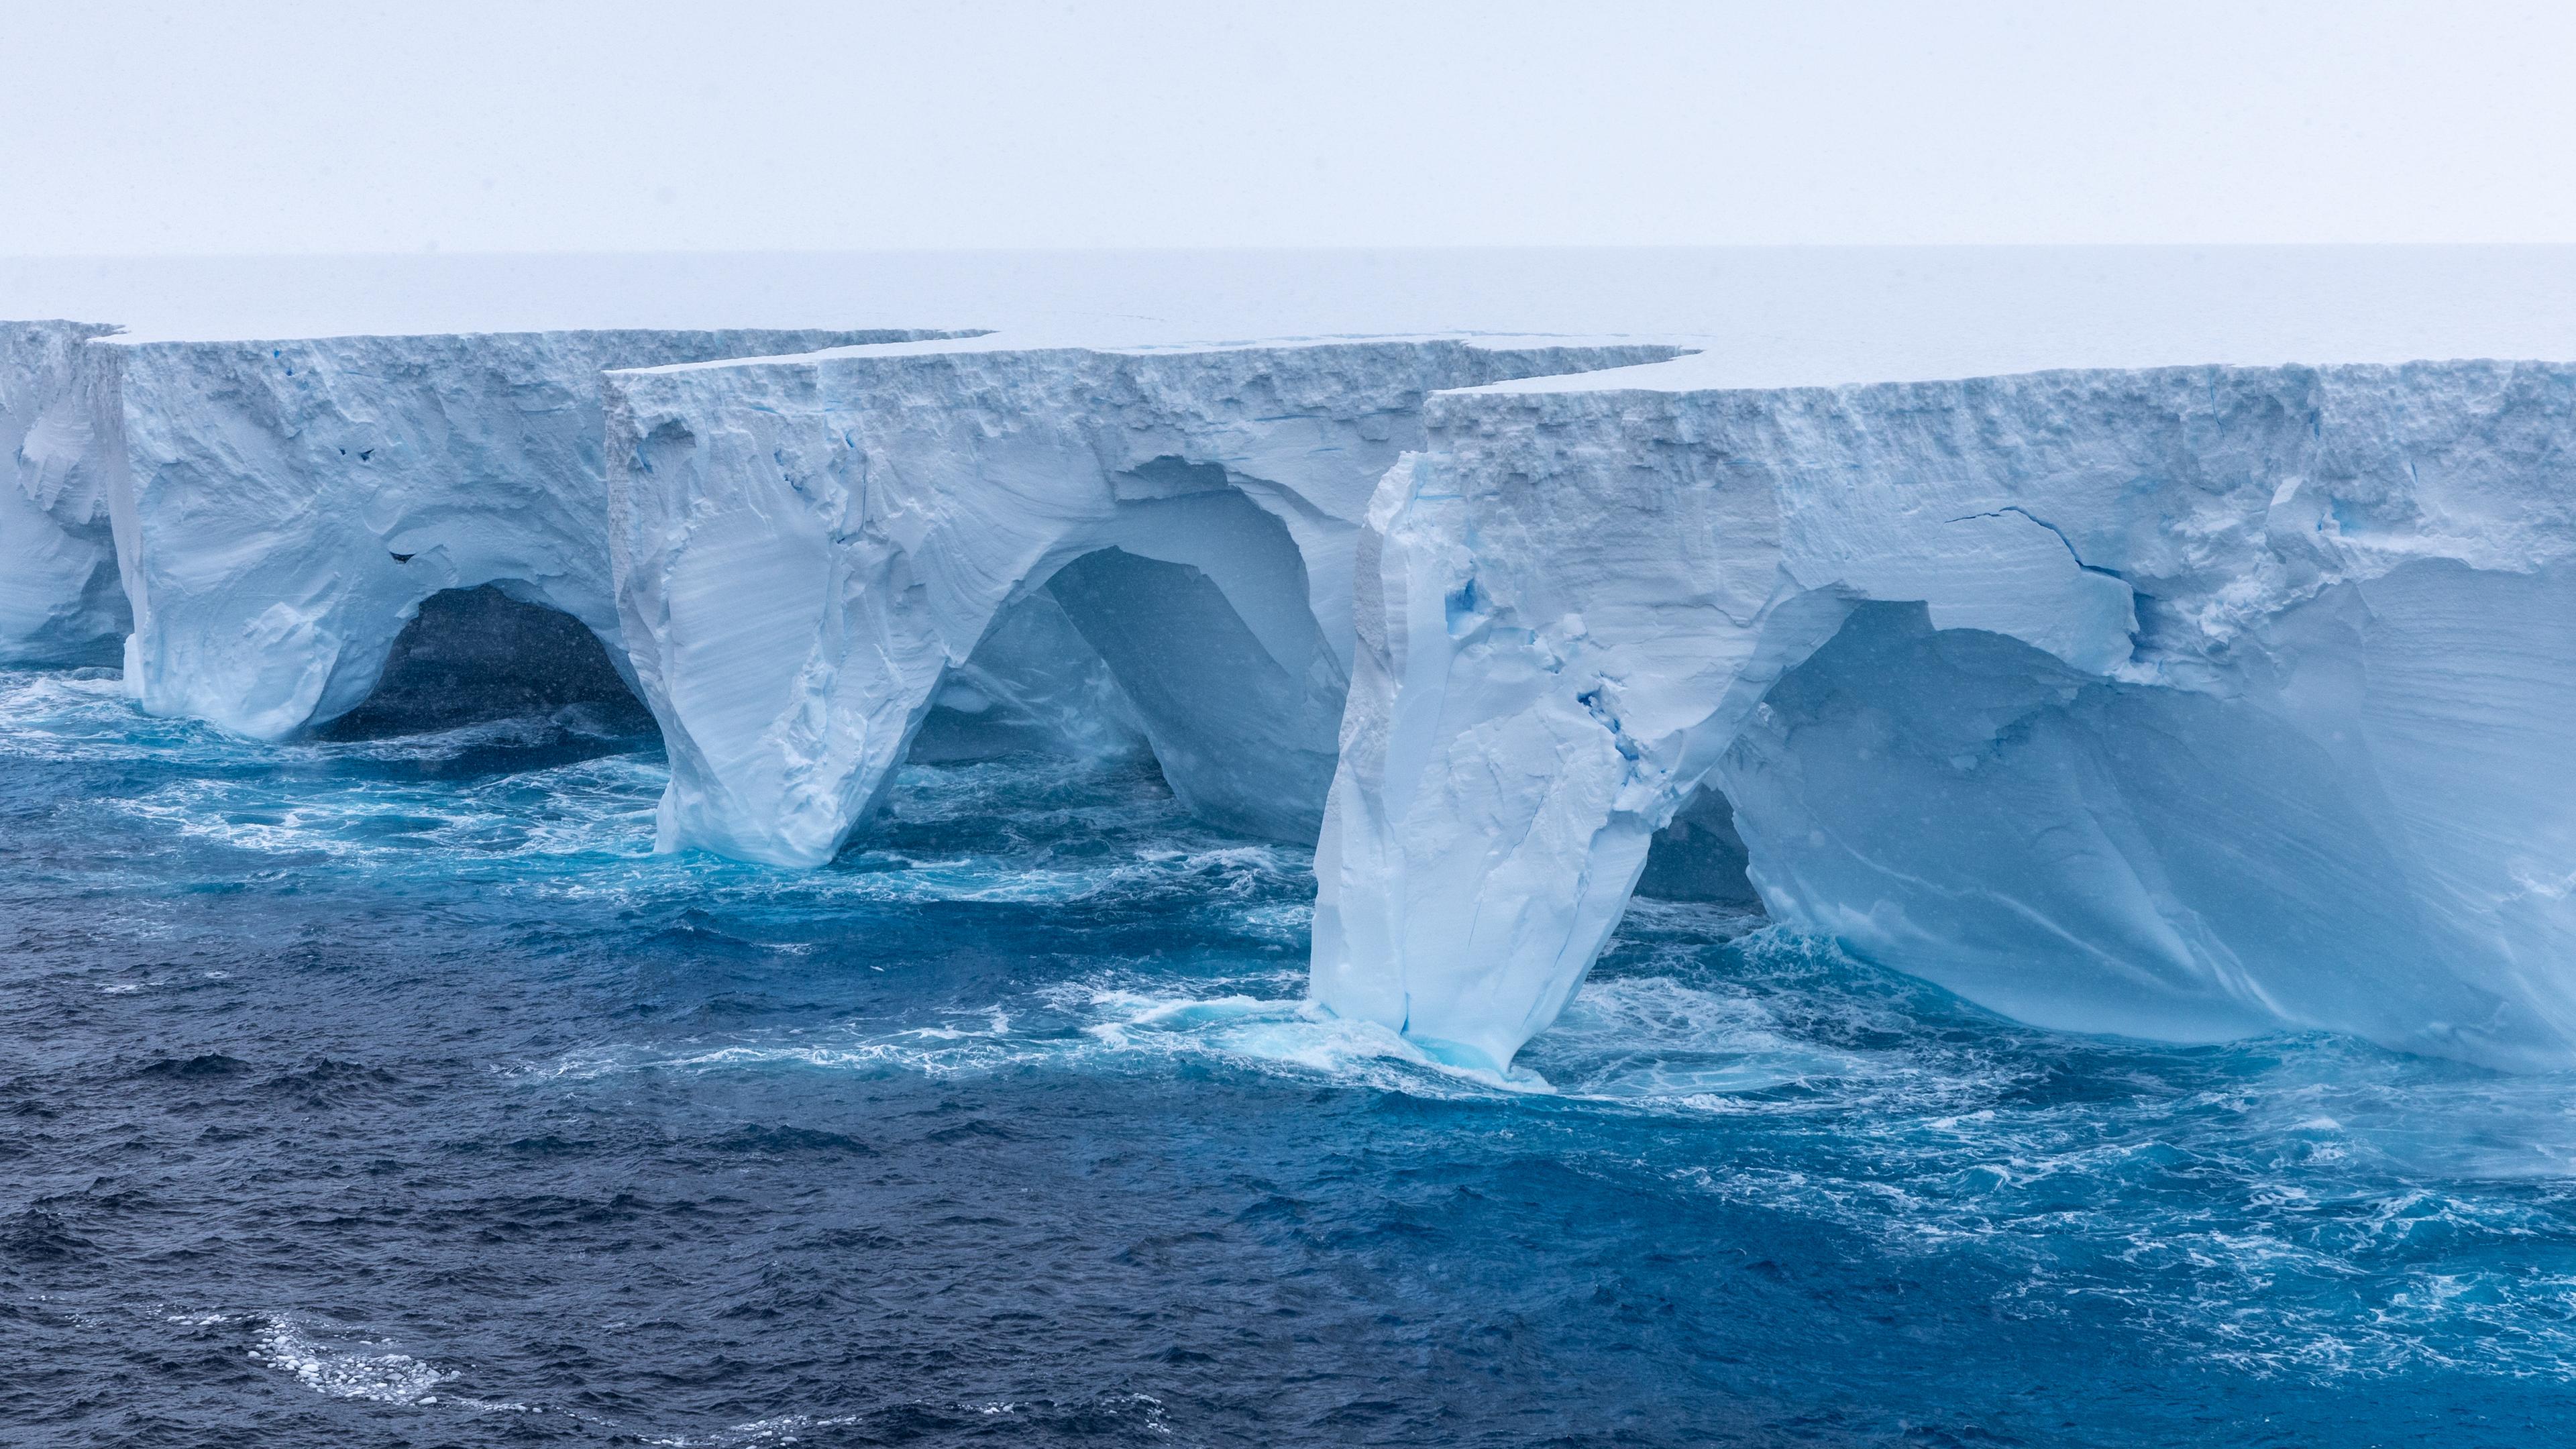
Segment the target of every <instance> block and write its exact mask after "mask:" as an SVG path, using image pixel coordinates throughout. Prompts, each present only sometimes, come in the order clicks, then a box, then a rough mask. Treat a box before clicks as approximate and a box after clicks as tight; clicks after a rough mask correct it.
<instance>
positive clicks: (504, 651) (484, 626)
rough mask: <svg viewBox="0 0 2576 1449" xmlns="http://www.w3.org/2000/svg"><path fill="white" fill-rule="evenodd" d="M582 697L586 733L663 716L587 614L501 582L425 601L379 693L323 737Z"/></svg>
mask: <svg viewBox="0 0 2576 1449" xmlns="http://www.w3.org/2000/svg"><path fill="white" fill-rule="evenodd" d="M574 707H579V708H580V709H581V711H582V715H583V718H582V724H583V726H584V732H585V733H594V734H615V735H633V734H651V733H653V732H654V724H653V716H652V714H651V712H650V711H648V710H646V709H645V707H644V704H643V701H641V700H639V699H637V698H636V697H635V692H634V690H632V689H631V688H629V687H628V686H627V683H626V679H625V677H624V676H623V675H622V674H620V673H619V672H618V669H617V666H616V665H615V664H614V663H612V662H610V660H609V657H608V650H607V648H606V647H605V646H603V645H602V644H601V643H600V642H599V637H598V636H597V635H595V634H593V633H591V632H590V629H589V628H588V627H587V626H586V625H584V624H583V623H582V622H581V621H580V620H578V619H575V618H573V617H572V616H571V615H569V614H564V613H560V612H558V611H556V610H553V609H549V608H547V607H545V606H544V605H541V604H530V603H525V602H523V601H521V600H518V599H514V598H512V597H510V596H509V595H508V594H506V593H504V592H502V591H501V589H500V588H498V587H497V586H494V585H490V584H486V585H483V586H481V587H479V588H471V589H449V590H446V591H444V592H442V593H437V594H432V595H431V596H430V597H429V598H427V599H425V600H423V601H422V603H421V606H420V613H419V614H418V615H417V616H416V617H414V618H413V619H412V621H411V622H410V623H409V624H407V625H405V626H404V628H403V631H402V633H401V635H400V636H398V637H397V638H396V639H395V640H394V646H393V650H392V653H391V654H390V655H389V656H388V657H387V658H386V660H385V668H384V673H383V674H382V675H380V676H379V677H378V679H377V681H376V687H375V690H374V692H373V693H371V694H369V695H368V696H367V698H366V700H365V702H363V703H361V704H360V705H359V706H358V707H357V708H356V709H353V710H351V711H349V712H348V713H347V714H344V715H342V716H340V717H339V718H338V719H335V720H333V721H331V722H330V723H328V724H326V725H324V726H322V727H321V729H320V730H318V731H317V732H316V733H317V734H318V735H319V736H320V737H321V738H323V739H332V740H360V739H381V738H386V737H389V736H396V735H411V734H424V733H427V732H430V731H433V730H445V729H455V728H457V727H459V726H461V725H469V724H478V723H482V722H484V721H487V720H503V719H525V718H537V717H544V716H549V715H554V714H557V713H559V712H561V711H563V710H566V709H568V708H574Z"/></svg>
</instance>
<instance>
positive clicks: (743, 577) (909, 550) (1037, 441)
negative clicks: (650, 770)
mask: <svg viewBox="0 0 2576 1449" xmlns="http://www.w3.org/2000/svg"><path fill="white" fill-rule="evenodd" d="M1673 353H1674V349H1672V348H1668V347H1646V346H1601V347H1570V346H1543V345H1526V346H1523V345H1509V344H1502V343H1490V342H1483V341H1478V342H1467V341H1460V340H1454V339H1431V340H1407V341H1394V342H1348V343H1317V344H1295V345H1274V346H1263V347H1209V348H1168V349H1149V350H1138V351H1105V350H1094V349H1081V348H1047V349H1028V350H1023V349H1013V348H1009V347H1007V346H1001V345H997V344H995V343H993V342H990V341H984V342H974V343H939V344H921V345H915V346H911V347H903V348H894V349H872V350H870V351H867V352H836V353H826V354H822V355H820V356H816V357H809V358H773V359H762V360H757V361H750V362H740V363H716V364H707V365H702V366H691V367H672V368H659V369H651V370H643V371H631V372H619V373H612V374H611V375H610V382H609V408H610V435H611V440H610V448H609V466H610V474H611V492H612V498H613V507H614V509H615V516H616V519H617V524H616V529H615V533H614V544H615V547H616V549H617V555H616V563H617V570H618V589H619V595H618V596H619V603H620V606H621V608H622V610H623V625H624V629H625V637H626V641H627V645H628V648H629V650H630V652H631V654H632V657H633V659H634V662H635V666H636V672H637V677H638V680H639V683H640V684H641V685H642V687H643V690H644V693H645V697H646V699H647V700H648V701H650V702H651V704H652V705H653V709H654V712H655V714H656V716H657V717H658V718H659V719H660V720H661V723H662V731H663V738H664V740H665V741H666V742H667V743H668V745H669V747H670V755H671V765H672V775H671V786H670V790H669V793H668V794H666V795H665V796H664V799H663V803H662V812H661V827H660V832H659V834H660V843H661V845H662V847H663V848H665V849H677V848H683V847H695V848H703V849H709V850H714V851H717V852H720V853H723V854H727V855H732V856H735V857H738V858H743V859H750V860H760V861H769V862H773V863H777V864H782V865H797V866H810V865H817V864H820V863H821V862H823V861H825V860H828V859H829V858H830V857H831V856H832V854H833V853H834V852H835V851H836V850H838V849H839V848H840V846H841V844H842V843H843V841H845V840H846V839H847V838H848V837H849V835H850V833H851V832H852V831H853V830H854V829H855V828H857V827H858V826H859V824H860V823H861V822H862V821H864V820H865V819H866V818H867V816H868V815H869V813H870V812H871V811H872V810H873V809H874V808H875V806H876V804H877V803H878V801H879V800H880V799H881V797H882V795H883V792H884V790H885V788H886V784H887V781H888V778H889V776H890V774H891V771H892V770H893V768H894V766H895V765H896V764H898V763H899V762H900V761H901V760H902V759H903V758H904V756H905V752H906V750H907V748H908V747H909V745H910V742H911V740H912V738H913V736H914V733H915V731H917V730H918V729H919V728H920V726H921V724H922V721H923V719H924V717H925V715H926V714H927V713H928V711H929V710H930V708H931V707H932V705H933V703H934V702H935V700H936V698H937V696H938V694H939V692H940V690H941V688H942V686H943V684H944V683H945V682H946V681H947V680H948V679H949V677H950V675H951V673H952V671H954V670H955V669H957V668H958V667H959V666H960V665H961V664H964V663H965V662H967V661H968V660H969V659H970V658H971V657H972V656H973V655H974V653H975V651H976V649H977V647H978V645H979V643H981V642H982V641H983V640H984V639H985V638H986V637H987V635H988V634H989V633H990V632H991V631H992V630H993V629H994V628H995V625H996V622H997V620H1000V619H1001V618H1002V617H1003V615H1004V613H1005V611H1006V610H1008V609H1009V608H1010V607H1011V606H1013V605H1014V604H1015V603H1018V602H1019V601H1021V600H1024V599H1026V598H1028V597H1029V596H1030V595H1032V594H1033V593H1035V592H1036V591H1037V590H1039V589H1041V588H1044V589H1045V590H1046V591H1047V593H1048V595H1049V597H1050V598H1052V599H1053V600H1054V601H1055V602H1056V603H1057V605H1058V606H1060V607H1061V608H1062V609H1063V610H1064V611H1065V613H1066V614H1067V615H1068V617H1070V618H1071V619H1073V620H1074V621H1075V622H1076V623H1077V624H1078V625H1079V626H1080V627H1081V628H1082V629H1083V631H1084V633H1085V634H1086V636H1087V637H1088V638H1089V639H1090V641H1091V642H1092V644H1093V645H1094V647H1095V648H1096V649H1097V650H1098V652H1099V653H1100V654H1101V655H1102V656H1103V657H1104V658H1105V659H1106V660H1107V661H1108V662H1109V665H1110V667H1111V668H1112V669H1113V671H1115V672H1116V673H1117V674H1118V675H1119V678H1120V682H1121V683H1122V684H1123V685H1124V686H1125V692H1126V694H1127V696H1128V697H1129V698H1130V699H1131V700H1133V701H1134V702H1135V705H1136V708H1137V710H1138V713H1139V714H1140V715H1141V717H1142V719H1143V723H1144V728H1145V731H1146V733H1147V735H1148V736H1149V737H1150V738H1151V739H1152V740H1153V743H1154V746H1155V750H1156V753H1157V755H1158V757H1159V758H1160V759H1161V761H1162V764H1163V767H1164V772H1165V775H1166V777H1167V778H1168V779H1170V780H1171V781H1172V784H1173V787H1174V789H1175V791H1176V792H1177V793H1178V794H1180V796H1181V797H1182V798H1183V799H1184V800H1186V801H1189V802H1190V803H1191V804H1192V805H1193V807H1194V808H1196V809H1199V810H1202V811H1204V812H1205V813H1206V814H1207V815H1208V816H1209V818H1211V819H1215V820H1219V821H1223V822H1226V823H1229V824H1232V825H1234V826H1236V827H1237V828H1242V829H1246V830H1250V831H1253V832H1256V833H1261V834H1270V835H1281V836H1289V837H1295V838H1311V836H1312V831H1313V829H1314V828H1315V823H1316V821H1317V820H1318V818H1319V816H1320V810H1321V804H1322V796H1323V792H1324V790H1325V788H1326V785H1327V782H1328V781H1329V778H1330V761H1331V759H1332V756H1333V750H1334V721H1335V720H1336V719H1337V718H1338V716H1339V713H1340V703H1341V699H1342V696H1343V693H1344V691H1345V689H1346V688H1347V684H1348V679H1349V666H1350V659H1351V652H1352V632H1351V629H1352V625H1351V579H1352V559H1353V549H1354V548H1355V547H1356V545H1357V543H1358V541H1359V527H1358V524H1359V517H1360V513H1361V511H1362V509H1363V508H1364V507H1365V505H1366V502H1367V499H1368V497H1369V494H1370V491H1371V489H1372V488H1373V487H1374V485H1375V483H1376V480H1377V477H1378V476H1379V475H1380V474H1382V473H1383V472H1384V471H1385V469H1386V467H1387V465H1388V464H1390V463H1392V462H1393V461H1394V460H1395V458H1396V457H1397V456H1398V455H1399V454H1400V453H1402V452H1403V451H1404V450H1405V449H1406V448H1408V447H1411V446H1414V445H1416V444H1418V443H1419V442H1420V440H1421V425H1420V412H1421V407H1422V400H1423V398H1424V397H1425V396H1426V395H1428V394H1429V393H1431V392H1433V391H1435V390H1437V389H1440V388H1444V387H1452V386H1458V385H1463V384H1469V383H1480V382H1489V381H1494V380H1498V379H1502V378H1509V377H1521V376H1529V375H1533V374H1539V373H1546V372H1563V371H1573V370H1577V369H1581V368H1585V367H1600V366H1610V365H1618V364H1624V363H1634V362H1639V361H1647V360H1655V359H1660V358H1664V357H1669V356H1672V355H1673Z"/></svg>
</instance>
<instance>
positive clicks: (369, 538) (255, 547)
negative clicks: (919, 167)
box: [79, 330, 935, 739]
mask: <svg viewBox="0 0 2576 1449" xmlns="http://www.w3.org/2000/svg"><path fill="white" fill-rule="evenodd" d="M924 335H935V334H922V333H916V332H849V331H811V330H807V331H749V330H733V331H616V332H524V333H476V334H436V335H426V336H362V337H333V338H305V339H296V340H277V341H259V342H248V341H221V342H204V341H170V340H146V339H135V338H127V337H116V338H110V339H106V340H102V341H94V342H90V343H88V344H86V346H85V348H84V352H83V357H82V361H81V368H80V372H81V381H80V384H79V387H80V392H81V394H82V398H83V403H84V407H85V409H86V414H87V423H86V435H87V436H88V438H89V439H90V440H91V441H90V443H89V446H90V447H91V448H92V449H93V450H94V454H95V456H94V460H93V464H92V466H94V467H95V468H96V469H97V472H98V477H99V479H100V490H101V493H102V495H103V496H104V497H105V498H106V500H107V502H108V505H109V512H110V515H111V517H112V519H113V523H114V532H115V540H116V550H117V560H118V567H119V572H120V574H121V576H122V582H123V585H124V592H125V596H126V599H127V600H128V602H129V603H130V605H131V608H132V615H133V633H132V634H131V635H130V636H129V637H128V639H127V641H126V646H125V665H126V685H127V688H128V689H130V690H132V691H133V692H134V694H135V695H136V697H137V698H138V699H139V700H140V701H141V703H142V705H143V707H144V708H145V709H146V710H148V711H150V712H152V713H155V714H165V715H187V716H193V717H195V718H198V719H203V720H207V721H209V722H211V723H213V724H216V725H219V726H221V727H223V728H225V729H229V730H233V731H235V732H238V733H241V734H245V735H251V736H254V737H258V738H264V739H274V738H280V737H283V736H286V735H291V734H294V733H295V732H297V731H299V730H303V729H306V728H308V727H311V726H313V725H317V724H322V723H326V722H328V721H330V720H332V719H335V718H337V717H338V716H340V715H341V714H344V713H346V712H347V711H349V710H350V709H353V708H355V707H356V706H357V705H358V703H359V702H360V701H361V700H363V699H364V698H365V697H366V696H367V694H368V693H369V692H370V690H372V689H373V687H374V683H375V680H376V679H377V677H378V675H379V674H380V673H381V672H382V670H383V668H384V665H385V661H386V658H387V656H388V651H390V650H391V649H392V648H393V645H394V641H395V639H396V637H397V636H398V635H399V634H400V633H401V632H402V630H403V628H404V626H405V625H406V624H407V623H408V622H409V621H410V620H411V618H412V617H413V615H414V612H415V611H416V610H417V609H418V608H419V607H420V605H421V603H422V602H423V601H424V600H426V599H428V598H430V597H431V596H432V595H435V594H438V593H441V592H444V591H447V590H451V589H467V588H473V587H476V586H478V585H482V584H490V583H506V584H507V585H508V586H509V587H510V589H511V590H512V592H513V593H514V595H516V596H517V597H520V598H523V599H525V600H527V601H529V602H532V603H537V604H541V605H543V606H545V607H546V608H549V609H553V610H556V611H558V612H561V613H564V614H569V615H571V616H572V617H573V618H575V619H578V620H580V621H581V622H582V623H583V624H585V625H588V626H589V627H590V629H591V630H592V631H593V632H594V633H596V634H597V635H599V636H600V638H601V639H603V640H605V641H608V643H609V644H611V645H612V646H614V645H615V643H616V640H617V610H616V606H615V603H614V602H613V600H612V598H611V596H610V587H609V561H608V540H607V513H608V508H607V483H606V479H605V476H604V473H603V469H602V466H601V461H600V437H601V426H602V418H601V410H600V402H599V374H600V372H601V370H602V369H604V368H608V367H614V366H628V365H635V364H640V363H661V362H679V361H688V360H697V359H705V358H714V357H739V356H743V355H746V354H756V353H766V352H776V351H792V350H798V349H805V348H813V347H823V346H831V345H836V344H842V343H864V342H880V341H891V340H901V339H908V338H914V337H920V336H924Z"/></svg>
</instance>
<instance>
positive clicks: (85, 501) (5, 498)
mask: <svg viewBox="0 0 2576 1449" xmlns="http://www.w3.org/2000/svg"><path fill="white" fill-rule="evenodd" d="M115 330H116V329H115V328H113V327H109V326H105V325H102V324H96V323H84V322H0V450H5V452H0V664H103V663H110V662H113V661H114V660H115V658H116V651H117V646H118V641H120V640H122V639H123V638H124V637H125V631H126V627H127V622H128V620H127V614H126V607H125V595H124V592H123V591H122V590H121V589H119V588H118V586H117V577H116V540H115V537H114V534H113V532H112V530H111V529H110V528H109V526H108V508H107V498H106V496H105V494H104V493H103V492H102V491H101V489H100V486H99V483H100V480H99V475H98V470H97V469H96V468H95V467H94V466H93V464H94V461H95V458H96V450H95V449H94V448H93V447H92V446H91V439H90V431H89V412H88V409H87V408H86V407H85V406H84V405H83V403H82V400H81V395H80V391H79V388H78V386H77V374H78V364H79V360H80V350H81V345H82V344H83V343H85V342H87V341H89V340H90V339H91V338H93V337H103V336H106V335H107V334H108V333H110V332H113V331H115Z"/></svg>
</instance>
